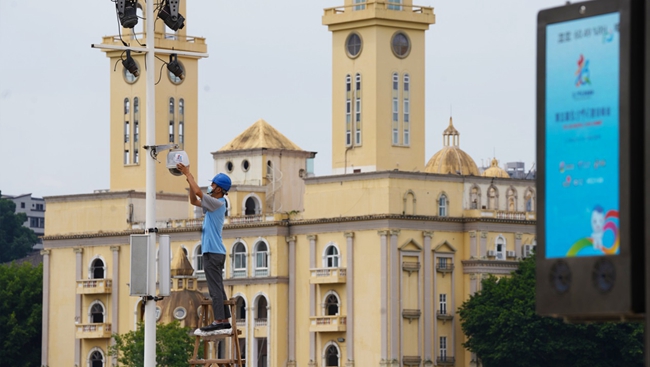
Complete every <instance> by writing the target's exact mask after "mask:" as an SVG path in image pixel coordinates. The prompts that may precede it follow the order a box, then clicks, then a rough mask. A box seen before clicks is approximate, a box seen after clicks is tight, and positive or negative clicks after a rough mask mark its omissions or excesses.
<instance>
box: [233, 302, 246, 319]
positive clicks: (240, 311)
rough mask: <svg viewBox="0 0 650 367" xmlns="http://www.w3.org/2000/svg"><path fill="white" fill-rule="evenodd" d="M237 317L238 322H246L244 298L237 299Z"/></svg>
mask: <svg viewBox="0 0 650 367" xmlns="http://www.w3.org/2000/svg"><path fill="white" fill-rule="evenodd" d="M236 312H237V315H236V317H235V319H236V320H237V322H238V323H239V322H242V321H243V323H245V322H246V300H245V299H244V297H241V296H240V297H237V308H236Z"/></svg>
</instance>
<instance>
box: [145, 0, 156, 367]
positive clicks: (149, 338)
mask: <svg viewBox="0 0 650 367" xmlns="http://www.w3.org/2000/svg"><path fill="white" fill-rule="evenodd" d="M146 5H147V10H146V12H147V14H146V19H145V22H146V23H147V24H146V26H147V27H146V42H147V45H146V48H147V55H146V56H145V65H146V71H145V72H146V81H147V85H146V88H147V91H146V94H145V96H146V99H147V105H146V110H145V113H146V115H147V116H146V122H145V127H146V131H145V134H146V143H147V145H148V146H150V147H153V146H155V145H156V91H155V89H154V88H155V84H154V83H155V75H154V71H155V69H156V68H155V67H154V63H155V60H154V24H155V19H156V18H154V11H153V10H154V2H153V1H147V2H146ZM150 153H151V152H150ZM146 164H147V169H146V175H147V176H146V201H145V204H146V221H145V224H146V228H147V230H148V231H149V259H148V261H147V263H148V264H147V265H148V274H149V277H148V278H149V279H148V284H147V289H148V291H149V295H153V296H155V294H156V232H155V231H153V230H151V229H152V228H155V227H156V160H155V159H154V157H153V156H152V155H151V154H147V158H146ZM145 302H146V303H145V308H144V367H155V366H156V301H154V300H146V301H145Z"/></svg>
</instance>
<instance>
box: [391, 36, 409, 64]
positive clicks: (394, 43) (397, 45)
mask: <svg viewBox="0 0 650 367" xmlns="http://www.w3.org/2000/svg"><path fill="white" fill-rule="evenodd" d="M391 49H392V50H393V53H394V54H395V56H397V57H399V58H400V59H404V58H406V57H407V56H408V55H409V52H411V40H410V39H409V37H408V36H407V35H406V33H404V32H401V31H400V32H397V33H395V34H394V35H393V39H392V40H391Z"/></svg>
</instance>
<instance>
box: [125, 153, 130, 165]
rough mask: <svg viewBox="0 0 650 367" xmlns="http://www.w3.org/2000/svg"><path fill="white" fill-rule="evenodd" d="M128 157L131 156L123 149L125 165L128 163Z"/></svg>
mask: <svg viewBox="0 0 650 367" xmlns="http://www.w3.org/2000/svg"><path fill="white" fill-rule="evenodd" d="M130 159H131V156H130V155H129V151H128V150H125V151H124V164H125V165H127V164H129V160H130Z"/></svg>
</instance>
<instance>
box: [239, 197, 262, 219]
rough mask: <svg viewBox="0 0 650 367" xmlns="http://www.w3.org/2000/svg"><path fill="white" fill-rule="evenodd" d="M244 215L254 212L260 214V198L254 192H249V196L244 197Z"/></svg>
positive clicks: (253, 213)
mask: <svg viewBox="0 0 650 367" xmlns="http://www.w3.org/2000/svg"><path fill="white" fill-rule="evenodd" d="M243 212H244V215H256V214H261V213H262V204H261V201H260V199H259V198H258V197H257V196H255V195H254V194H251V196H249V197H247V198H246V201H244V208H243Z"/></svg>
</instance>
